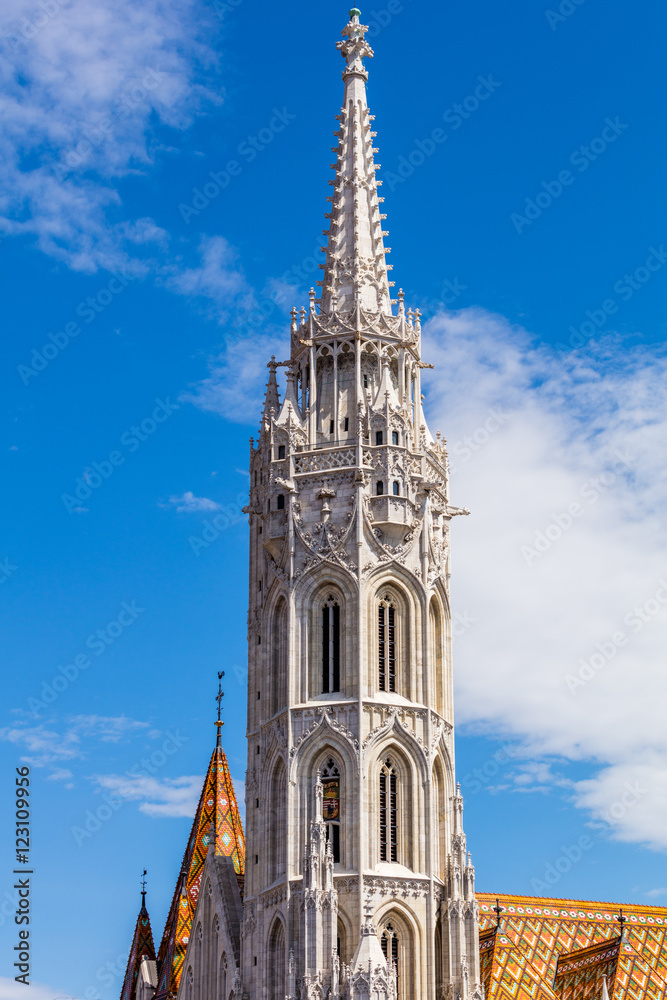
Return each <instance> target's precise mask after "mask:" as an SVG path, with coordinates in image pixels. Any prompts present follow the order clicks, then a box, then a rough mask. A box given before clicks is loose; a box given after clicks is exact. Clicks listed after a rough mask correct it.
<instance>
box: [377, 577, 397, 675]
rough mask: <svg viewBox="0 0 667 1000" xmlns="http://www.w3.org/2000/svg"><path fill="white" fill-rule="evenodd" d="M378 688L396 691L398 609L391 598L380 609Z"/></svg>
mask: <svg viewBox="0 0 667 1000" xmlns="http://www.w3.org/2000/svg"><path fill="white" fill-rule="evenodd" d="M378 687H379V688H380V691H392V692H393V691H395V690H396V608H395V606H394V604H393V603H392V600H391V598H390V597H389V596H386V597H384V598H383V599H382V600H381V601H380V604H379V607H378Z"/></svg>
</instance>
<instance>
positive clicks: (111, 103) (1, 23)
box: [0, 0, 219, 274]
mask: <svg viewBox="0 0 667 1000" xmlns="http://www.w3.org/2000/svg"><path fill="white" fill-rule="evenodd" d="M49 10H50V11H51V10H52V11H53V13H50V14H48V15H44V12H43V10H42V9H40V6H39V5H38V4H36V3H35V2H33V0H6V2H5V3H4V4H2V6H1V7H0V55H1V56H2V58H1V59H0V78H1V80H2V92H3V96H2V97H1V98H0V111H1V113H2V118H3V123H4V126H3V138H2V140H0V151H1V153H2V156H1V158H0V160H1V162H2V163H3V166H2V168H0V180H1V181H2V184H1V190H2V192H3V194H2V196H0V228H1V230H2V231H4V232H5V233H8V234H13V235H26V236H28V237H32V238H33V239H35V240H36V242H37V245H38V246H39V247H40V249H41V250H43V251H44V252H45V253H47V254H49V255H51V256H53V257H56V258H57V259H59V260H62V261H64V262H66V263H67V264H68V265H69V266H70V267H72V268H74V269H77V270H82V271H95V270H97V268H99V267H105V268H113V267H120V266H127V267H128V268H130V270H131V271H133V272H134V273H138V274H139V273H143V272H144V271H145V270H146V267H147V264H146V262H145V261H142V260H140V259H139V258H138V257H137V256H135V255H134V254H135V251H136V250H138V249H141V248H143V251H144V252H145V251H146V250H148V251H149V252H154V251H156V250H158V249H159V248H163V247H164V245H165V241H166V234H165V233H164V232H163V231H162V230H160V229H159V227H157V226H156V225H155V223H154V222H153V221H152V220H151V219H127V218H126V216H125V210H124V208H123V206H122V204H121V199H120V195H119V193H118V189H117V185H118V181H119V180H120V179H122V178H123V177H126V176H128V175H130V174H136V173H137V172H144V171H146V170H148V169H149V168H150V167H151V165H152V163H153V161H154V157H155V152H156V150H155V148H154V145H153V139H152V132H153V129H154V127H155V124H156V123H161V124H165V125H168V126H170V127H172V128H175V129H184V128H187V127H188V125H189V124H190V122H191V121H192V119H193V116H194V114H195V113H196V112H197V110H198V109H199V108H200V107H201V105H202V102H210V101H218V100H219V98H218V97H217V96H216V95H214V94H212V93H210V92H209V91H208V90H206V88H205V87H203V86H202V84H201V82H200V80H199V79H198V73H199V67H200V66H202V65H203V64H206V65H208V66H209V67H210V66H211V65H213V63H214V61H215V59H214V54H213V53H212V51H211V49H210V48H209V47H208V44H207V43H205V42H204V40H203V39H204V36H205V34H206V33H208V35H209V36H210V34H211V31H210V28H211V23H210V12H209V14H207V11H206V8H205V6H204V5H203V4H199V3H197V2H194V0H193V2H189V0H144V2H142V3H139V4H137V3H132V2H131V0H113V2H112V0H53V3H51V4H50V5H49Z"/></svg>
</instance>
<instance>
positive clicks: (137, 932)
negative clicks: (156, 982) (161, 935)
mask: <svg viewBox="0 0 667 1000" xmlns="http://www.w3.org/2000/svg"><path fill="white" fill-rule="evenodd" d="M144 956H146V958H149V959H155V945H154V944H153V932H152V931H151V922H150V919H149V916H148V910H147V909H146V907H145V905H144V904H143V903H142V906H141V909H140V910H139V916H138V917H137V924H136V927H135V928H134V937H133V938H132V947H131V948H130V957H129V959H128V962H127V970H126V972H125V979H124V980H123V988H122V990H121V992H120V1000H134V998H135V996H136V989H137V979H138V977H139V968H140V966H141V960H142V958H143V957H144Z"/></svg>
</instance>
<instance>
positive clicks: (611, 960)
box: [554, 934, 622, 1000]
mask: <svg viewBox="0 0 667 1000" xmlns="http://www.w3.org/2000/svg"><path fill="white" fill-rule="evenodd" d="M621 947H622V942H621V936H620V934H619V935H618V936H617V937H614V938H608V939H606V940H604V941H598V942H597V944H592V945H589V947H588V948H579V949H577V951H571V952H569V953H567V954H565V955H561V956H560V957H559V959H558V964H557V966H556V978H555V980H554V992H555V993H556V994H557V995H558V997H559V998H560V1000H600V996H601V994H602V985H603V982H604V977H605V976H606V977H607V991H608V993H609V997H610V1000H611V996H612V995H613V989H614V981H615V978H616V970H617V968H618V958H619V955H620V954H621Z"/></svg>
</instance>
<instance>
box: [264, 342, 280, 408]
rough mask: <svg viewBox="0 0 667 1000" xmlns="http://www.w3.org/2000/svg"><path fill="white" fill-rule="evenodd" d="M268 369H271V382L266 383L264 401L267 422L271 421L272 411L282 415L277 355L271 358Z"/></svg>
mask: <svg viewBox="0 0 667 1000" xmlns="http://www.w3.org/2000/svg"><path fill="white" fill-rule="evenodd" d="M266 367H267V368H268V369H269V381H268V382H267V383H266V397H265V399H264V420H265V421H267V420H269V419H270V417H271V410H273V411H274V413H275V415H276V416H277V415H278V413H280V396H279V394H278V379H277V378H276V369H277V368H278V362H277V361H276V357H275V354H274V355H272V356H271V360H270V361H269V362H267V365H266Z"/></svg>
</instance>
